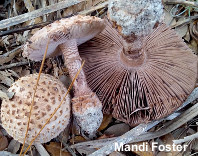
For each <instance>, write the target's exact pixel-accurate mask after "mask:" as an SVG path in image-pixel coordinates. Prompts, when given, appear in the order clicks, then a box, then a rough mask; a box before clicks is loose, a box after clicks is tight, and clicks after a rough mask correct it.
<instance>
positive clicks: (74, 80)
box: [23, 61, 85, 156]
mask: <svg viewBox="0 0 198 156" xmlns="http://www.w3.org/2000/svg"><path fill="white" fill-rule="evenodd" d="M84 63H85V61H83V63H82V65H81V67H80V69H79V70H78V72H77V73H76V75H75V77H74V79H73V80H72V83H71V84H70V86H69V88H68V90H67V92H66V94H65V96H64V97H63V99H62V101H61V103H60V104H59V106H58V107H57V108H56V109H55V110H54V112H53V113H52V115H51V116H50V118H49V119H48V120H47V121H46V123H45V124H44V125H43V126H42V128H41V129H40V131H39V132H38V134H37V135H36V136H35V137H34V138H33V139H32V140H31V142H30V144H29V146H28V147H27V149H26V150H25V152H24V154H23V156H25V154H26V153H27V151H28V149H29V148H30V147H31V145H32V143H33V142H34V140H35V139H36V138H37V137H38V136H39V134H40V133H41V131H42V130H43V128H45V126H46V125H47V124H48V123H49V121H50V119H51V118H52V117H53V116H54V114H55V113H56V112H57V110H58V109H59V108H60V107H61V105H62V103H63V102H64V100H65V98H66V96H67V95H68V93H69V91H70V90H71V88H72V86H73V84H74V82H75V80H76V78H77V77H78V75H79V73H80V71H81V69H82V67H83V65H84Z"/></svg>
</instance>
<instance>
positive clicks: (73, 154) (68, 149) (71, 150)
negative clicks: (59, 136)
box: [62, 142, 76, 156]
mask: <svg viewBox="0 0 198 156" xmlns="http://www.w3.org/2000/svg"><path fill="white" fill-rule="evenodd" d="M62 143H63V145H64V146H65V148H64V149H66V150H67V151H68V152H69V153H70V154H71V155H72V156H76V154H75V153H74V151H73V149H71V148H70V147H69V146H68V145H67V144H66V143H65V142H62Z"/></svg>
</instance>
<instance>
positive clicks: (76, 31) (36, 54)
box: [23, 15, 105, 61]
mask: <svg viewBox="0 0 198 156" xmlns="http://www.w3.org/2000/svg"><path fill="white" fill-rule="evenodd" d="M104 28H105V23H104V20H103V19H100V18H97V17H93V16H82V15H77V16H73V17H71V18H66V19H61V20H59V21H55V22H53V23H51V24H49V25H47V26H45V27H43V28H42V29H40V30H39V31H37V32H36V33H35V34H34V35H33V36H32V37H31V38H30V40H29V41H28V42H27V43H26V44H25V45H24V50H23V56H24V57H27V58H29V59H31V60H34V61H40V60H42V58H43V55H44V51H45V49H46V45H47V43H48V40H49V45H48V52H47V57H52V56H56V55H60V54H61V52H60V50H59V48H58V45H59V44H62V43H65V42H67V41H69V40H72V39H76V41H77V44H78V45H80V44H82V43H84V42H86V41H88V40H90V39H91V38H93V37H94V36H95V35H97V34H98V33H100V32H101V31H102V30H103V29H104Z"/></svg>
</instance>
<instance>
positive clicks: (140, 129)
mask: <svg viewBox="0 0 198 156" xmlns="http://www.w3.org/2000/svg"><path fill="white" fill-rule="evenodd" d="M146 127H147V125H146V124H140V125H138V126H136V127H135V128H133V129H132V130H130V131H128V132H127V133H125V134H124V135H122V136H120V137H118V138H116V139H115V140H114V141H112V142H111V143H109V144H106V145H105V146H104V147H103V148H101V149H99V150H97V151H95V152H94V153H92V154H90V155H89V156H96V155H97V156H103V155H108V154H110V153H112V152H113V151H115V143H118V144H120V143H123V144H127V143H129V142H130V141H131V140H134V138H137V137H138V138H139V137H141V136H140V135H142V134H143V133H144V132H145V130H146Z"/></svg>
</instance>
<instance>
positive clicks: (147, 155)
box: [130, 142, 154, 156]
mask: <svg viewBox="0 0 198 156" xmlns="http://www.w3.org/2000/svg"><path fill="white" fill-rule="evenodd" d="M130 145H137V146H140V145H145V146H146V145H147V147H148V149H147V150H145V151H136V150H134V151H132V152H134V153H135V154H137V155H140V156H154V153H153V152H152V149H151V147H150V145H149V143H148V142H138V143H135V144H130Z"/></svg>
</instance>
